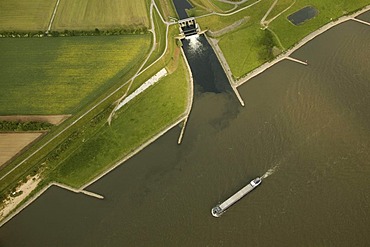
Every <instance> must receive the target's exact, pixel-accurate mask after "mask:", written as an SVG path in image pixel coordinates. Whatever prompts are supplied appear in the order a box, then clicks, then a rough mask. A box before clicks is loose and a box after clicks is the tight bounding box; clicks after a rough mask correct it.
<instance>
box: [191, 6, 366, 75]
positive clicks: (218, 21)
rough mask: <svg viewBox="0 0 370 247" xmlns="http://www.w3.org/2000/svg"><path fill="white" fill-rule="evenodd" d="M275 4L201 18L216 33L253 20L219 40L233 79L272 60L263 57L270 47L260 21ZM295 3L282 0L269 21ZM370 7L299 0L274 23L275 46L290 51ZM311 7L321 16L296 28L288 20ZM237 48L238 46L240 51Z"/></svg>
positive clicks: (272, 25) (272, 28)
mask: <svg viewBox="0 0 370 247" xmlns="http://www.w3.org/2000/svg"><path fill="white" fill-rule="evenodd" d="M272 3H273V0H268V1H261V2H259V3H258V4H256V5H254V6H252V7H251V8H249V9H246V10H244V11H241V12H239V13H237V14H235V15H232V16H228V17H222V16H216V15H212V16H209V17H202V18H199V19H197V20H198V23H199V24H200V26H201V27H202V29H205V28H208V29H211V30H212V31H217V30H220V29H222V28H225V27H227V26H229V25H231V24H232V23H234V22H235V21H237V20H240V19H241V18H243V17H245V16H249V17H250V19H249V20H248V22H247V23H245V24H243V25H241V26H240V27H238V29H237V30H233V31H231V32H229V33H227V34H224V35H223V36H221V37H220V38H219V46H220V48H221V50H222V51H223V53H224V55H225V58H226V60H227V62H228V63H229V65H230V68H231V71H232V73H233V76H234V77H235V78H237V79H238V78H240V77H242V76H244V75H246V74H247V73H248V72H250V71H252V70H253V69H255V68H257V67H258V66H260V65H262V64H263V63H265V62H267V61H268V58H266V56H264V55H263V54H266V53H267V52H269V51H266V46H265V45H263V44H262V42H261V36H262V34H263V32H262V30H261V26H260V20H261V19H262V17H263V16H264V15H265V13H266V12H267V10H268V9H269V7H270V6H271V4H272ZM291 3H292V1H290V0H280V1H279V2H278V4H277V5H276V6H275V8H274V9H273V10H272V12H271V13H270V15H269V16H268V17H267V19H266V20H269V19H270V18H272V17H274V16H275V15H277V14H278V13H279V12H281V11H283V10H284V9H285V8H287V7H288V6H289V5H290V4H291ZM368 4H370V0H358V1H345V0H330V1H329V0H301V1H297V2H296V3H295V4H294V5H293V6H292V7H291V8H290V9H289V10H288V11H286V12H284V13H283V14H282V15H280V16H279V17H278V18H277V19H275V20H274V21H272V22H271V23H270V24H269V29H270V30H271V31H272V32H273V33H274V42H275V45H276V46H277V47H279V48H284V49H288V48H289V47H291V46H292V45H294V44H295V43H297V42H298V41H299V40H301V39H302V38H303V37H305V36H307V35H308V34H309V33H311V32H313V31H315V30H317V29H318V28H319V27H321V26H323V25H325V24H326V23H328V22H330V21H331V20H334V19H337V18H339V17H340V16H342V15H344V14H346V13H350V12H353V11H355V10H357V9H359V8H362V7H364V6H366V5H368ZM307 5H311V6H314V7H315V8H317V9H318V11H319V14H318V16H316V17H315V18H314V19H312V20H309V21H307V22H305V23H304V24H303V25H300V26H294V25H293V24H292V23H290V22H289V21H288V19H287V16H288V15H290V14H292V13H294V12H295V11H297V10H299V9H301V8H303V7H305V6H307ZM275 35H276V36H275ZM278 40H279V41H280V42H281V44H280V42H279V41H278ZM235 47H237V51H236V50H235Z"/></svg>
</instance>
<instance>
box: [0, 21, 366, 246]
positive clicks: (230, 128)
mask: <svg viewBox="0 0 370 247" xmlns="http://www.w3.org/2000/svg"><path fill="white" fill-rule="evenodd" d="M368 17H369V15H363V18H368ZM202 39H203V38H202V37H200V38H199V40H198V41H197V42H199V43H201V44H199V43H198V46H195V47H196V49H193V48H194V46H193V47H192V46H191V45H190V44H185V45H184V49H186V54H187V56H188V57H189V62H190V63H191V66H192V68H193V75H194V80H195V84H196V86H195V90H196V93H195V98H194V104H193V109H192V112H191V115H190V119H189V121H188V126H187V129H186V132H185V136H184V140H183V143H182V144H181V145H177V144H176V143H177V138H178V135H179V128H178V127H175V128H174V129H172V130H170V131H169V132H168V133H166V134H165V135H164V136H162V137H161V138H159V139H158V140H157V141H156V142H154V143H153V144H151V145H150V146H148V147H147V148H145V149H144V150H143V151H142V152H140V153H139V154H138V155H136V156H134V157H133V158H131V159H130V160H128V161H127V162H125V163H124V164H123V165H121V166H119V167H118V168H117V169H115V170H114V171H113V172H111V173H109V174H108V175H106V176H105V177H103V178H102V179H100V180H99V181H97V182H95V183H94V184H92V185H91V186H89V187H88V188H87V190H89V191H94V192H97V193H99V194H102V195H104V196H105V199H104V200H97V199H94V198H91V197H88V196H85V195H79V194H74V193H72V192H68V191H65V190H63V189H60V188H56V187H52V188H50V189H49V190H48V191H46V193H45V194H43V195H42V196H41V197H40V198H38V199H37V200H36V201H35V202H34V203H33V204H31V205H30V206H29V207H27V208H26V209H25V210H23V211H22V212H21V213H20V214H18V215H17V216H16V217H14V218H13V219H12V220H11V221H9V222H8V223H6V224H5V225H4V226H3V227H1V228H0V246H2V247H7V246H336V247H338V246H368V243H369V242H370V235H369V234H368V231H369V229H370V213H369V212H370V193H369V191H370V180H369V177H370V151H369V150H370V127H369V126H370V81H369V78H370V70H369V67H370V49H369V48H370V47H369V40H370V27H369V26H366V25H364V24H361V23H358V22H355V21H348V22H345V23H343V24H340V25H338V26H336V27H334V28H332V29H331V30H329V31H328V32H326V33H324V34H322V35H320V36H318V37H317V38H315V39H314V40H313V41H311V42H309V43H308V44H307V45H305V46H304V47H302V48H300V49H299V50H297V51H296V52H294V53H293V55H292V57H295V58H298V59H302V60H308V63H309V65H308V66H303V65H300V64H298V63H294V62H292V61H283V62H280V63H278V64H276V65H274V66H273V67H271V68H270V69H268V70H267V71H266V72H264V73H262V74H260V75H259V76H257V77H255V78H253V79H251V80H250V81H248V82H247V83H246V84H244V85H242V86H240V87H239V91H240V94H241V96H242V98H243V99H244V101H245V107H241V106H240V104H239V102H238V101H237V100H236V97H235V96H234V95H233V93H232V92H231V91H230V90H229V88H228V86H227V81H226V77H225V75H224V74H223V73H222V71H220V69H219V65H217V63H218V61H217V60H216V58H215V57H214V55H212V52H211V51H209V49H210V48H209V47H207V46H206V44H202V42H203V41H202ZM197 56H198V58H199V59H204V60H202V61H203V62H199V63H197V64H196V62H194V60H192V59H196V58H197ZM204 56H207V57H208V58H209V59H205V58H204ZM199 61H200V60H199ZM195 68H198V72H197V70H196V69H195ZM217 68H218V69H217ZM199 71H200V72H199ZM212 82H217V83H216V84H213V86H212ZM256 176H263V177H264V179H263V182H262V184H261V185H260V187H258V188H257V189H256V190H254V191H253V192H252V193H250V194H248V195H247V196H246V197H245V198H243V199H242V200H240V201H239V202H238V203H236V204H235V205H234V206H232V207H231V208H230V209H229V210H228V211H226V213H224V215H223V216H222V217H220V218H214V217H212V216H211V213H210V210H211V208H212V207H213V206H214V205H215V204H217V203H218V202H220V201H223V200H225V199H226V198H227V197H228V196H230V195H231V194H233V193H234V192H236V191H237V190H238V189H240V188H241V187H243V186H244V185H246V184H247V183H248V182H249V181H250V180H251V179H253V178H255V177H256Z"/></svg>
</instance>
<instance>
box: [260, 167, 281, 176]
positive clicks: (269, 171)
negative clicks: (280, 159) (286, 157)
mask: <svg viewBox="0 0 370 247" xmlns="http://www.w3.org/2000/svg"><path fill="white" fill-rule="evenodd" d="M278 169H279V164H277V165H275V166H274V167H272V168H270V169H268V171H267V172H265V174H263V175H262V177H261V178H262V179H264V178H267V177H269V176H271V175H272V174H274V173H275V172H276V171H277V170H278Z"/></svg>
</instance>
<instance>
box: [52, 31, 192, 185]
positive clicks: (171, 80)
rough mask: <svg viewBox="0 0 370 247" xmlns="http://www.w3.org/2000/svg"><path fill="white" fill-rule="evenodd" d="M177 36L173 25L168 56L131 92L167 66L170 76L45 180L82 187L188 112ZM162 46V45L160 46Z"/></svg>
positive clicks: (187, 88) (136, 82)
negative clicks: (176, 40)
mask: <svg viewBox="0 0 370 247" xmlns="http://www.w3.org/2000/svg"><path fill="white" fill-rule="evenodd" d="M159 28H163V26H162V27H159ZM177 34H178V31H177V27H175V26H171V27H170V32H169V44H168V50H167V52H166V54H165V56H164V57H163V58H162V59H161V60H159V61H158V62H157V63H156V64H154V65H153V66H152V67H150V68H149V69H148V70H147V71H145V72H144V73H142V74H141V75H140V76H139V77H138V78H137V79H136V80H135V82H134V84H133V87H132V89H131V91H133V90H134V89H135V88H137V87H138V86H140V85H141V84H142V83H144V82H145V81H146V80H147V79H149V78H150V77H151V76H152V75H154V74H155V73H156V72H158V71H159V70H160V69H161V68H163V67H164V66H165V67H166V68H167V70H168V71H169V73H170V74H169V75H167V76H166V77H164V78H162V79H161V80H160V81H159V82H158V83H157V84H155V85H154V86H152V87H151V88H149V89H148V90H147V91H145V92H144V93H142V94H140V95H139V96H138V97H136V98H135V99H134V100H132V101H131V102H130V103H128V104H127V105H126V106H125V107H123V108H122V109H120V111H118V112H117V113H116V115H115V116H114V118H113V120H112V124H111V126H108V125H107V124H104V125H103V126H101V127H100V128H99V130H98V131H97V133H96V134H95V135H94V136H93V137H91V138H90V139H89V140H86V141H85V143H84V144H83V145H82V146H81V147H80V148H79V149H78V151H76V152H75V153H73V154H72V155H70V156H69V157H67V158H66V159H65V160H63V161H62V162H61V163H60V164H59V165H58V167H57V168H56V169H55V170H53V171H51V172H50V174H49V175H47V176H46V177H48V178H49V179H50V180H51V181H56V182H61V183H63V184H67V185H70V186H73V187H75V188H79V187H81V186H83V185H84V184H86V183H87V182H89V181H91V180H92V179H93V178H94V177H96V176H98V175H99V174H101V173H102V172H104V171H105V170H107V169H109V168H110V167H112V166H113V165H114V164H115V163H116V162H117V161H118V160H121V159H122V158H123V157H125V156H126V155H128V154H130V153H131V152H133V151H134V150H135V149H136V148H137V147H139V146H140V145H141V144H143V143H145V142H146V141H148V140H149V139H151V138H152V137H153V136H155V135H156V134H157V133H159V132H160V131H162V130H163V129H165V128H166V127H167V126H169V125H171V124H172V123H173V122H175V121H176V119H178V118H179V116H181V115H182V114H183V113H184V112H185V110H186V105H187V95H188V92H189V83H188V80H189V76H184V75H187V70H186V67H185V64H184V60H183V58H182V57H181V55H180V53H179V49H180V48H179V47H177V46H176V42H175V39H174V37H175V36H176V35H177ZM160 42H165V40H164V39H162V41H160ZM159 47H162V45H161V44H159ZM162 48H164V47H162ZM158 55H159V54H158Z"/></svg>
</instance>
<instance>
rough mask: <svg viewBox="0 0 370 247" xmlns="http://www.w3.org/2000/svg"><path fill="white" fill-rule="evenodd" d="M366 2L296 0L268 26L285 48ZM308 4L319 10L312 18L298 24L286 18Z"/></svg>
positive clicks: (361, 0) (358, 0)
mask: <svg viewBox="0 0 370 247" xmlns="http://www.w3.org/2000/svg"><path fill="white" fill-rule="evenodd" d="M368 4H370V0H357V1H345V0H335V1H328V0H326V1H321V0H309V1H308V0H306V1H297V3H296V4H295V5H293V7H292V8H290V9H289V10H288V11H287V12H285V13H284V14H282V15H281V16H280V17H279V18H278V19H276V20H275V21H273V22H272V23H271V24H270V28H271V29H272V30H273V31H274V32H275V33H276V34H277V35H278V36H279V39H280V40H281V42H282V44H283V45H284V47H286V48H287V47H290V46H292V45H294V44H295V43H297V42H298V41H299V40H301V39H302V38H303V37H305V36H307V35H308V34H309V33H311V32H313V31H315V30H317V29H318V28H319V27H321V26H323V25H324V24H326V23H329V22H330V21H331V20H335V19H337V18H339V17H340V16H343V15H344V14H347V13H351V12H353V11H355V10H357V9H359V8H361V7H364V6H366V5H368ZM308 5H311V6H313V7H315V8H316V9H318V11H319V14H318V15H317V16H316V17H315V18H314V19H311V20H309V21H306V22H305V23H304V24H302V25H299V26H295V25H293V24H292V23H291V22H289V21H288V20H287V16H289V15H290V14H292V13H294V12H296V11H298V10H300V9H302V8H303V7H305V6H308Z"/></svg>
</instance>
